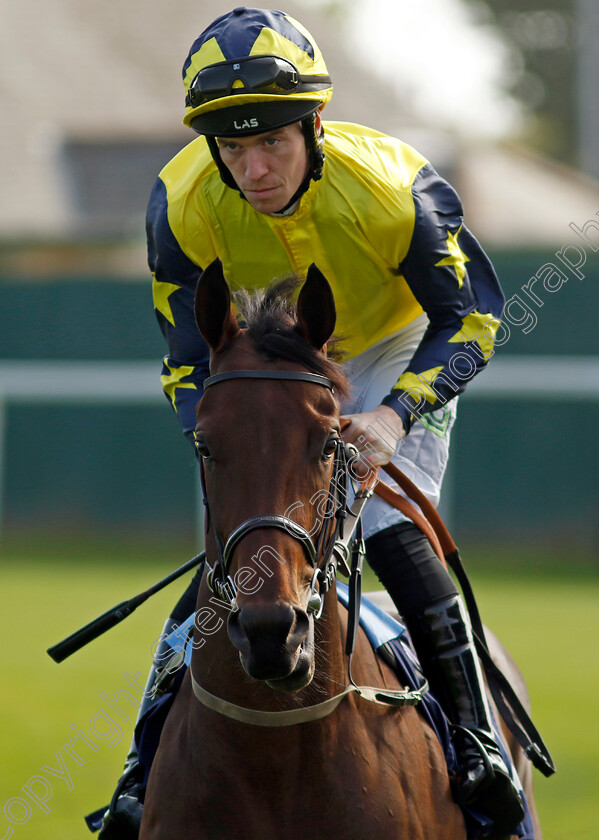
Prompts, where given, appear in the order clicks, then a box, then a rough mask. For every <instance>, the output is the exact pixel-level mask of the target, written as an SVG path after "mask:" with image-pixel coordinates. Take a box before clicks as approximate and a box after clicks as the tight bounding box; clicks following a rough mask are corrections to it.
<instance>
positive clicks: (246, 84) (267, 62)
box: [185, 55, 331, 108]
mask: <svg viewBox="0 0 599 840" xmlns="http://www.w3.org/2000/svg"><path fill="white" fill-rule="evenodd" d="M235 82H241V85H242V87H241V86H239V85H236V86H234V85H235ZM330 85H331V79H330V77H329V76H324V75H320V76H302V75H301V74H300V72H299V71H298V69H297V67H296V66H295V65H294V64H292V63H291V61H288V60H287V59H286V58H281V57H280V56H277V55H255V56H249V57H248V58H241V59H233V60H231V61H221V62H219V63H218V64H210V65H208V66H207V67H204V68H203V69H202V70H200V71H199V73H198V74H197V75H196V77H195V78H194V80H193V81H192V83H191V85H190V87H189V91H188V93H187V96H186V98H185V104H186V105H187V106H191V107H192V108H197V107H199V106H200V105H203V104H204V103H206V102H210V101H211V100H213V99H220V98H222V97H225V96H231V95H235V94H239V93H263V94H264V93H266V94H279V95H280V94H286V93H289V92H291V91H295V92H297V93H300V92H303V91H312V90H321V89H323V88H327V87H329V86H330Z"/></svg>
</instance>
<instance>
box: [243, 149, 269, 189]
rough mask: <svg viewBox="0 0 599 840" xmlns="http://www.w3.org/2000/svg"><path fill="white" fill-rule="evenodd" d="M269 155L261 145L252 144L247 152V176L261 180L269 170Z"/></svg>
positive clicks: (254, 179) (252, 179)
mask: <svg viewBox="0 0 599 840" xmlns="http://www.w3.org/2000/svg"><path fill="white" fill-rule="evenodd" d="M268 171H269V170H268V161H267V156H266V154H265V153H264V152H263V150H262V149H261V148H260V147H259V146H250V148H248V149H246V152H245V176H246V178H248V179H249V180H250V181H259V180H260V178H262V177H263V176H264V175H266V174H267V172H268Z"/></svg>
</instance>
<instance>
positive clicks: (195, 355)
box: [146, 178, 210, 444]
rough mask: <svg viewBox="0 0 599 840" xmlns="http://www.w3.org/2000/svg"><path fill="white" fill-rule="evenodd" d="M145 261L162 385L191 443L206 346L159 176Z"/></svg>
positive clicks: (193, 280) (190, 274) (189, 266)
mask: <svg viewBox="0 0 599 840" xmlns="http://www.w3.org/2000/svg"><path fill="white" fill-rule="evenodd" d="M146 234H147V240H148V264H149V266H150V271H151V272H152V278H153V286H152V292H153V297H154V309H155V312H156V317H157V319H158V323H159V325H160V329H161V330H162V333H163V335H164V337H165V339H166V343H167V346H168V354H167V355H166V356H165V357H164V359H163V366H162V376H161V381H162V387H163V389H164V393H165V395H166V398H167V399H168V401H169V403H170V404H171V406H172V408H173V409H174V411H175V413H176V414H177V417H178V418H179V422H180V423H181V426H182V429H183V433H184V434H185V436H186V437H187V438H188V439H189V440H190V441H191V443H192V444H193V431H194V429H195V407H196V405H197V403H198V402H199V400H200V398H201V396H202V393H203V387H202V383H203V382H204V379H205V378H206V377H207V376H208V373H209V356H210V353H209V348H208V345H207V344H206V342H205V341H204V339H203V338H202V336H201V335H200V333H199V331H198V328H197V325H196V322H195V317H194V310H193V301H194V294H195V288H196V284H197V280H198V277H199V276H200V273H201V268H200V267H199V266H197V265H195V263H193V262H192V261H191V260H190V259H189V257H187V256H186V254H185V253H184V252H183V250H182V249H181V247H180V245H179V243H178V242H177V240H176V238H175V236H174V235H173V232H172V230H171V227H170V225H169V221H168V199H167V193H166V187H165V185H164V183H163V182H162V181H161V179H160V178H159V179H158V180H157V181H156V183H155V185H154V188H153V190H152V193H151V195H150V201H149V204H148V211H147V216H146Z"/></svg>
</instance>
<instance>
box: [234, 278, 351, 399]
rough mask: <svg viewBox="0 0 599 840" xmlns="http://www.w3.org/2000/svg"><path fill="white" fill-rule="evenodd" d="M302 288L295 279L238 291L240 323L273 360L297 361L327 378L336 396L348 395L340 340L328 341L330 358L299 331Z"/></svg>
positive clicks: (236, 297)
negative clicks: (296, 296) (298, 306)
mask: <svg viewBox="0 0 599 840" xmlns="http://www.w3.org/2000/svg"><path fill="white" fill-rule="evenodd" d="M300 285H301V281H300V280H299V279H297V278H296V277H287V278H285V279H284V280H280V281H278V282H275V283H273V284H272V285H270V286H269V287H268V289H261V290H260V291H257V292H253V293H250V292H248V291H246V290H245V289H242V290H240V291H238V292H235V294H234V295H233V297H234V299H235V304H236V306H237V310H238V312H239V316H238V320H239V324H240V326H241V327H243V328H244V329H247V331H248V334H249V336H250V337H251V338H252V340H253V341H254V343H255V345H256V349H257V350H258V351H259V352H261V353H264V355H265V356H267V357H268V358H270V359H286V360H287V361H290V362H297V363H298V364H301V365H303V366H305V367H306V368H307V369H308V370H310V371H312V372H313V373H320V374H321V375H322V376H327V377H328V378H329V379H330V380H331V381H332V382H333V384H334V386H335V390H336V391H337V393H338V394H339V395H340V396H342V397H343V396H347V394H348V392H349V384H348V381H347V379H346V377H345V374H344V373H343V371H342V369H341V366H340V364H339V362H340V360H341V358H342V356H343V353H342V351H341V350H340V349H339V346H338V344H339V339H338V338H335V337H333V338H331V339H329V341H328V342H327V356H324V355H323V354H322V353H320V352H319V351H318V350H316V348H314V347H313V346H312V345H311V344H309V343H308V342H307V341H306V339H305V338H304V337H303V335H302V334H301V332H300V330H299V327H298V323H297V316H296V310H295V303H294V301H293V295H294V293H295V291H296V290H297V289H298V287H299V286H300Z"/></svg>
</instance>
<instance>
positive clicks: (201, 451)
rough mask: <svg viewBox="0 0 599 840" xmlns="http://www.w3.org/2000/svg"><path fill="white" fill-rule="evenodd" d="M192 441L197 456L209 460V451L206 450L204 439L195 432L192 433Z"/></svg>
mask: <svg viewBox="0 0 599 840" xmlns="http://www.w3.org/2000/svg"><path fill="white" fill-rule="evenodd" d="M193 439H194V441H195V447H196V452H197V453H198V455H200V456H201V457H202V458H209V457H210V450H209V449H208V447H207V445H206V441H205V440H204V438H203V437H202V436H201V435H199V434H198V433H197V432H194V433H193Z"/></svg>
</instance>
